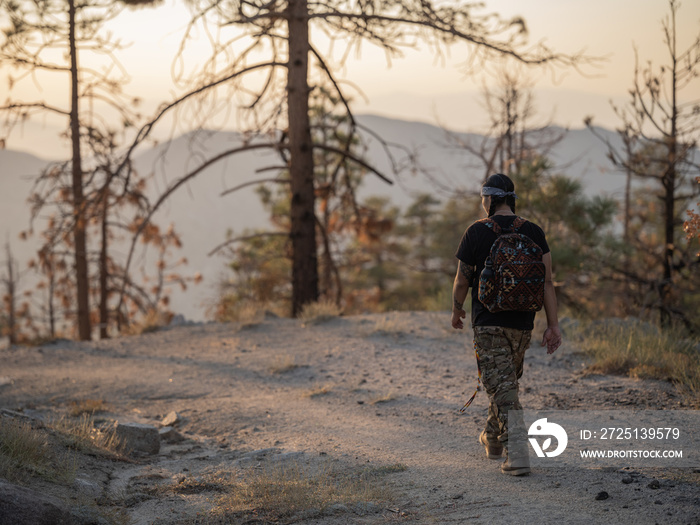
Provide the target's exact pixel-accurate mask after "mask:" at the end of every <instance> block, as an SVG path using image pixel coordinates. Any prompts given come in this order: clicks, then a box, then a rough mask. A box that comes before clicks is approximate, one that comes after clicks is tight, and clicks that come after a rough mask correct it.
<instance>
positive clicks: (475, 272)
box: [452, 173, 561, 476]
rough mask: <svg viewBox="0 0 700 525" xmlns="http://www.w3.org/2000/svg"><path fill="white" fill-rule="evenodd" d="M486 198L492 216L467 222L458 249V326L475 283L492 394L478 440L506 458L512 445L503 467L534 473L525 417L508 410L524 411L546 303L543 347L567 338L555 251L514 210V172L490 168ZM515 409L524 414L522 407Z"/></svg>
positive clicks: (477, 329) (475, 320) (484, 375)
mask: <svg viewBox="0 0 700 525" xmlns="http://www.w3.org/2000/svg"><path fill="white" fill-rule="evenodd" d="M481 198H482V201H481V202H482V206H483V208H484V210H485V211H486V213H487V214H488V218H487V219H482V220H480V221H476V222H475V223H474V224H472V225H471V226H469V228H467V230H466V231H465V232H464V235H463V236H462V240H461V242H460V244H459V248H458V250H457V253H456V257H457V259H458V260H459V262H458V266H457V275H456V276H455V280H454V286H453V289H452V303H453V304H452V327H453V328H456V329H460V330H461V329H462V328H463V327H464V323H463V321H462V319H463V318H464V317H465V316H466V312H465V311H464V309H463V305H464V301H465V299H466V297H467V292H468V290H469V287H470V286H471V287H472V313H471V324H472V328H473V331H474V350H475V353H476V356H477V365H478V368H479V375H480V381H481V382H482V383H483V385H484V388H485V390H486V392H487V394H488V396H489V411H488V418H487V420H486V427H485V429H484V430H483V431H482V432H481V434H480V435H479V442H480V443H481V444H482V445H484V447H485V448H486V455H487V457H488V458H490V459H500V458H501V457H502V455H503V451H504V450H505V452H506V460H505V461H504V462H503V463H502V464H501V472H503V473H504V474H509V475H514V476H520V475H524V474H529V473H530V461H529V455H528V448H527V434H526V432H525V428H524V423H523V422H522V417H520V418H519V419H518V420H517V421H516V420H513V419H514V418H511V421H510V426H509V420H508V414H509V411H511V410H522V406H521V405H520V401H519V399H518V380H519V379H520V377H521V376H522V374H523V359H524V357H525V351H526V350H527V348H528V347H529V345H530V337H531V333H532V329H533V328H534V319H535V313H536V311H537V310H539V309H540V308H541V307H542V306H543V305H544V309H545V312H546V314H547V329H546V330H545V332H544V335H543V337H542V346H545V345H546V346H547V353H548V354H551V353H553V352H554V351H555V350H556V349H557V348H558V347H559V345H560V344H561V332H560V330H559V322H558V319H557V300H556V296H555V294H554V285H553V284H552V257H551V253H550V251H549V246H548V245H547V240H546V238H545V234H544V232H543V231H542V229H541V228H540V227H539V226H537V225H536V224H533V223H531V222H529V221H526V220H525V219H522V218H520V217H518V216H516V215H515V198H516V194H515V187H514V185H513V181H512V180H511V179H510V178H509V177H507V176H506V175H503V174H501V173H498V174H495V175H491V176H490V177H489V178H488V179H487V180H486V182H485V183H484V184H483V185H482V188H481ZM497 241H498V242H497ZM494 258H495V260H493V259H494ZM485 269H486V270H485ZM482 272H483V273H482ZM475 395H476V393H475ZM473 398H474V396H472V399H470V400H469V401H468V402H467V404H466V405H465V408H466V407H467V406H468V405H469V403H471V401H472V400H473ZM515 414H518V415H520V416H522V412H516V413H515ZM515 414H514V415H515Z"/></svg>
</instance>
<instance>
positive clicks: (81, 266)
mask: <svg viewBox="0 0 700 525" xmlns="http://www.w3.org/2000/svg"><path fill="white" fill-rule="evenodd" d="M75 14H76V9H75V0H68V18H69V30H68V31H69V32H68V41H69V42H68V43H69V49H70V78H71V108H70V129H71V143H72V146H73V157H72V172H73V217H74V222H75V225H74V229H73V239H74V243H75V246H74V249H75V280H76V291H77V302H78V337H79V338H80V340H81V341H87V340H89V339H90V332H91V330H90V305H89V298H88V294H89V289H88V286H89V281H88V265H87V240H86V221H85V209H84V207H85V199H84V197H83V169H82V163H81V156H80V120H79V118H78V50H77V48H76V42H75V39H76V36H75V23H76V21H75Z"/></svg>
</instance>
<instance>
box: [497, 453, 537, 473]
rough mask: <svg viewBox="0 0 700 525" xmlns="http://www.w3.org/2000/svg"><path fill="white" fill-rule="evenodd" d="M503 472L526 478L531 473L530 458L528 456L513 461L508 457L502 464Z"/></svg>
mask: <svg viewBox="0 0 700 525" xmlns="http://www.w3.org/2000/svg"><path fill="white" fill-rule="evenodd" d="M501 472H503V473H504V474H508V475H510V476H525V475H526V474H529V473H530V458H529V457H528V456H519V457H515V458H513V459H510V458H509V457H506V460H505V461H504V462H503V463H501Z"/></svg>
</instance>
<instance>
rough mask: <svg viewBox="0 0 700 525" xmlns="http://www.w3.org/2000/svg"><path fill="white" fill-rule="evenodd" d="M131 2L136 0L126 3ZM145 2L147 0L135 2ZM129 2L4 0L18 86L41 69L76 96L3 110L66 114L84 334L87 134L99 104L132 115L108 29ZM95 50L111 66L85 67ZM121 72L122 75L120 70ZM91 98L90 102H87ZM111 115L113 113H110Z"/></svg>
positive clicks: (3, 54) (15, 119) (9, 57)
mask: <svg viewBox="0 0 700 525" xmlns="http://www.w3.org/2000/svg"><path fill="white" fill-rule="evenodd" d="M127 3H129V2H127ZM130 3H132V4H139V5H144V4H147V3H149V2H147V1H146V0H137V1H134V0H131V1H130ZM123 7H124V2H119V1H116V2H115V1H113V0H88V1H85V2H77V1H76V0H49V1H41V2H40V1H38V0H37V1H29V2H16V1H12V0H1V1H0V12H2V13H3V14H4V15H6V17H7V20H8V22H9V28H8V29H6V30H5V31H4V36H5V41H4V42H3V44H2V46H1V47H0V65H12V66H13V67H15V68H17V69H19V70H20V71H21V74H20V75H19V76H18V77H15V78H12V81H11V86H12V87H14V86H16V85H18V84H19V83H21V81H23V80H25V79H26V78H27V77H32V78H34V76H33V75H34V73H35V72H37V71H41V72H45V73H53V74H57V75H63V76H64V77H67V80H68V84H69V86H70V96H69V99H68V101H67V103H66V104H65V105H64V106H54V105H51V104H50V103H48V102H46V101H45V100H36V101H27V100H23V99H22V97H21V96H20V97H19V98H17V99H15V100H10V101H9V102H8V103H7V104H6V105H5V106H3V107H1V108H0V111H2V112H3V113H4V114H5V116H6V121H5V124H6V129H7V130H8V132H9V131H11V129H12V127H13V126H14V125H16V124H18V123H21V122H22V121H24V120H26V119H27V118H29V117H30V116H31V115H32V114H33V113H35V112H50V113H53V114H56V115H60V116H62V117H64V118H65V119H66V120H67V129H68V133H67V135H68V137H69V138H70V142H71V159H70V163H69V167H70V170H71V186H70V192H71V203H70V204H71V210H72V211H71V213H72V220H71V222H70V227H71V236H72V240H71V243H70V244H71V249H72V253H73V264H72V266H73V269H74V274H75V303H76V305H77V308H76V316H75V318H76V322H77V327H78V337H79V338H80V339H82V340H86V339H90V338H91V332H92V330H91V319H90V304H89V302H90V301H89V295H90V290H89V288H90V284H89V281H90V278H89V269H88V238H87V214H88V211H87V209H86V201H85V193H84V189H85V188H84V187H85V166H84V163H85V159H84V152H83V149H84V147H85V145H84V138H85V136H86V135H87V134H88V133H89V132H90V130H91V129H95V128H96V127H99V126H100V124H101V122H104V121H102V120H101V118H100V116H102V117H104V115H99V114H98V111H100V110H96V111H93V108H95V107H96V106H97V107H101V106H107V107H108V108H110V111H112V112H113V117H116V118H117V119H119V120H122V121H124V122H129V121H131V120H132V119H133V113H132V112H131V111H130V110H129V108H130V107H131V105H130V102H131V101H130V100H128V99H127V98H126V97H125V96H124V95H123V94H122V92H121V87H122V85H123V84H124V82H125V80H126V74H125V72H124V71H123V70H122V69H121V65H120V64H119V63H118V62H117V61H116V59H115V58H114V54H113V53H114V52H115V51H116V50H117V49H119V48H120V44H119V43H118V42H116V41H113V40H110V39H109V38H105V37H104V36H103V35H102V34H101V33H100V31H101V29H102V27H103V25H104V23H105V22H107V21H108V20H111V19H112V18H114V17H116V16H117V15H118V14H119V12H120V11H121V9H122V8H123ZM56 50H60V51H65V50H67V53H66V55H65V56H66V62H65V63H62V62H54V59H53V57H54V56H55V51H56ZM85 50H90V51H91V52H93V53H97V54H100V55H103V56H106V57H108V60H110V61H111V65H110V67H108V68H105V70H104V71H97V70H93V69H90V68H86V67H82V66H81V65H80V53H81V52H85ZM114 70H116V73H115V72H114ZM88 101H89V102H90V105H89V106H88V105H87V104H86V102H88ZM105 120H107V119H105Z"/></svg>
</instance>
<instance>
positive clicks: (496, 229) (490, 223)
mask: <svg viewBox="0 0 700 525" xmlns="http://www.w3.org/2000/svg"><path fill="white" fill-rule="evenodd" d="M476 222H479V223H481V224H483V225H484V226H486V227H487V228H488V229H489V230H492V231H493V233H495V234H496V235H501V232H502V231H503V229H502V228H501V227H500V226H499V224H498V223H497V222H496V221H494V220H493V219H490V218H488V217H487V218H485V219H479V220H478V221H476Z"/></svg>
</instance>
